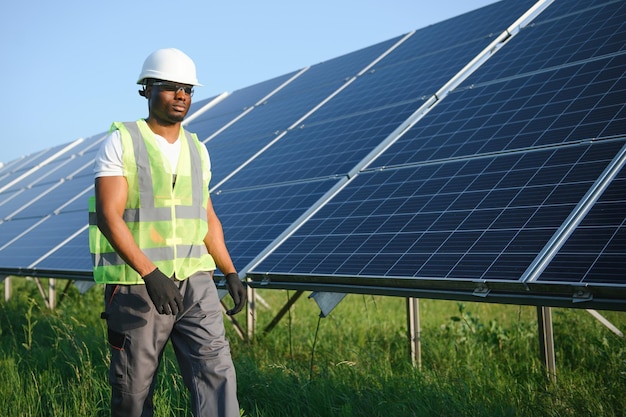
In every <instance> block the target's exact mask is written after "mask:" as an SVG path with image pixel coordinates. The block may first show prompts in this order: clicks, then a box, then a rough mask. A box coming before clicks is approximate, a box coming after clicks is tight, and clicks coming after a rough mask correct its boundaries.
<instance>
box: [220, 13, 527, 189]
mask: <svg viewBox="0 0 626 417" xmlns="http://www.w3.org/2000/svg"><path fill="white" fill-rule="evenodd" d="M531 4H532V2H513V1H506V2H503V3H498V4H496V5H492V6H489V7H486V8H484V9H481V10H480V11H477V12H471V13H468V14H465V15H462V16H459V17H456V18H454V19H450V20H447V21H445V22H442V23H439V24H438V25H434V26H429V27H427V28H424V29H421V30H419V31H417V32H416V33H414V34H412V35H411V36H410V37H409V38H408V39H406V40H404V41H403V42H402V43H400V44H399V45H398V46H397V47H396V48H395V49H393V51H391V52H390V53H389V54H388V55H386V56H385V57H383V58H382V59H381V60H380V61H379V62H378V63H376V64H375V65H374V66H373V68H372V69H371V71H368V72H366V73H365V74H363V75H362V76H360V77H358V78H357V79H356V80H355V81H354V82H352V83H351V84H350V85H349V86H347V88H345V89H343V90H342V91H341V92H340V93H339V94H337V95H336V96H334V97H333V98H332V99H331V100H330V101H329V102H327V103H326V104H325V105H324V106H322V107H321V108H320V109H318V110H317V111H316V112H315V113H313V114H312V115H311V116H309V117H308V118H307V119H306V120H304V122H303V123H302V124H301V125H300V126H298V127H297V128H296V129H293V130H291V131H290V132H289V133H288V134H287V135H286V136H285V137H284V138H281V139H280V141H278V142H277V143H275V144H273V145H272V147H271V148H269V149H267V150H265V151H264V152H263V154H262V155H260V156H259V157H258V158H256V159H255V160H254V161H253V162H252V163H251V164H249V165H248V166H246V167H245V168H244V169H243V170H242V171H241V172H240V173H238V174H237V175H235V176H234V177H233V178H231V179H230V180H229V181H228V183H227V184H225V185H224V187H227V188H229V189H231V188H238V187H245V186H257V185H261V184H271V183H280V182H286V181H296V180H303V179H306V178H319V177H325V176H330V175H345V174H346V173H347V172H349V171H350V170H351V169H353V168H354V167H355V166H356V164H357V163H358V162H360V161H361V160H362V159H363V158H364V157H365V156H366V155H367V154H368V153H369V152H370V151H372V150H373V149H374V148H375V147H376V146H377V145H379V144H380V143H381V142H382V141H383V140H385V139H386V137H387V136H388V135H389V134H390V133H391V132H392V131H393V130H394V129H395V128H397V127H398V126H399V125H400V124H401V123H402V122H404V121H405V120H406V119H407V118H408V117H409V116H410V115H411V114H412V113H413V112H414V111H415V110H417V109H418V108H419V107H420V106H421V105H422V104H423V103H424V100H425V98H427V97H429V96H431V95H432V94H434V93H435V92H436V91H437V90H439V88H441V87H442V86H443V84H445V83H446V82H447V81H448V80H450V79H451V78H452V77H453V76H454V75H455V74H456V73H457V72H458V71H459V70H461V69H462V68H463V67H464V66H465V65H466V64H467V62H469V61H470V60H472V59H473V58H474V56H476V55H477V54H478V53H479V52H480V51H482V50H483V49H484V48H486V47H487V45H488V44H489V43H490V42H491V41H492V36H490V35H492V34H493V32H494V31H495V32H500V31H503V30H504V29H505V28H506V27H508V26H509V25H510V24H512V23H513V22H514V21H515V20H516V19H517V18H518V17H519V15H521V14H522V13H523V12H524V11H525V10H526V9H527V8H528V7H530V5H531ZM478 23H480V24H478ZM242 122H245V121H242ZM229 145H231V144H229ZM208 146H209V149H211V143H209V144H208ZM231 146H232V145H231ZM233 149H235V148H234V147H233Z"/></svg>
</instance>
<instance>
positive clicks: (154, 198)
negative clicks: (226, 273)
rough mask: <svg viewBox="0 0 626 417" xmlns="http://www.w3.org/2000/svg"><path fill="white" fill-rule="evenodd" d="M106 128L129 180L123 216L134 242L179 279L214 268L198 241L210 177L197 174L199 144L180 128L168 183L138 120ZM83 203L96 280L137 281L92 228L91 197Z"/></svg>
mask: <svg viewBox="0 0 626 417" xmlns="http://www.w3.org/2000/svg"><path fill="white" fill-rule="evenodd" d="M112 129H119V130H120V135H121V137H122V148H123V150H124V151H123V161H124V172H125V173H124V175H125V176H126V178H127V181H128V184H129V189H128V199H127V206H126V207H125V209H124V213H123V220H124V221H125V222H126V224H127V225H128V227H129V230H130V231H131V233H132V234H133V237H134V239H135V241H136V242H137V245H138V246H139V247H140V249H141V250H142V251H143V252H144V254H145V255H146V256H147V257H148V258H149V259H150V260H151V261H152V262H154V263H155V264H156V265H157V267H159V269H161V271H163V273H165V274H166V275H168V276H171V275H174V274H175V275H176V277H177V278H178V279H185V278H187V277H189V276H190V275H192V274H193V273H195V272H197V271H200V270H213V269H215V262H214V260H213V258H212V257H211V255H209V254H208V253H207V250H206V246H205V244H204V240H203V239H204V236H205V235H206V231H207V227H208V225H207V221H206V202H207V199H208V182H209V180H210V176H209V177H207V178H203V167H204V166H205V162H207V161H203V157H202V154H201V152H200V149H199V146H204V145H202V144H201V143H200V142H199V141H198V139H197V138H196V137H195V135H191V134H190V133H189V132H187V131H185V130H184V129H181V133H183V132H184V134H183V135H180V138H179V140H181V157H179V163H178V165H179V166H178V168H177V170H176V185H174V186H172V181H171V177H172V176H173V173H171V172H170V169H169V168H168V167H166V166H165V165H164V163H163V157H162V155H161V152H160V150H159V149H158V147H157V145H156V143H155V142H154V137H153V135H152V133H151V131H150V130H149V128H148V126H147V125H146V124H145V122H144V121H143V120H140V121H138V122H136V123H135V122H132V123H114V124H113V127H112ZM149 141H152V142H151V143H150V142H149ZM148 143H150V146H148ZM153 172H154V173H155V175H156V176H153ZM89 203H90V204H89V205H90V207H89V209H90V215H89V224H90V227H89V246H90V251H91V253H92V261H93V265H94V279H95V280H96V282H101V283H111V284H113V283H121V284H137V283H143V280H142V279H141V277H140V276H139V274H137V273H136V272H135V271H134V270H133V269H132V268H130V266H128V265H127V264H126V263H125V261H124V260H123V259H122V258H121V257H120V256H119V255H118V254H117V253H116V252H115V250H114V249H113V247H112V246H111V245H110V243H109V242H108V241H107V240H106V238H105V237H104V236H103V235H102V233H101V232H100V230H99V229H98V227H97V217H96V214H95V197H92V198H91V199H90V202H89Z"/></svg>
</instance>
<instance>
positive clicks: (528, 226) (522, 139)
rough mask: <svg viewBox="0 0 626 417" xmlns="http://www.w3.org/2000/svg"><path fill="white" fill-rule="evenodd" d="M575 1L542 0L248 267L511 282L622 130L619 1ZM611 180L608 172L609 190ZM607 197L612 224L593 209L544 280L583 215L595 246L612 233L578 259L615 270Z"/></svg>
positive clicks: (310, 277) (377, 281)
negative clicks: (533, 16)
mask: <svg viewBox="0 0 626 417" xmlns="http://www.w3.org/2000/svg"><path fill="white" fill-rule="evenodd" d="M582 4H583V3H578V6H579V7H571V6H572V5H571V3H567V2H555V3H553V4H552V5H551V6H550V7H548V9H547V11H546V12H544V14H542V15H540V18H538V19H537V22H539V23H537V24H533V25H530V26H528V27H527V28H526V29H523V30H522V31H520V33H519V34H517V35H516V37H514V38H513V40H512V41H511V42H510V43H508V44H506V45H505V46H504V47H502V49H501V51H499V52H498V53H497V54H496V55H495V56H494V57H493V58H491V59H490V60H488V61H487V62H486V63H485V64H484V65H483V66H482V67H481V68H479V69H478V70H477V71H476V72H475V73H474V74H473V75H472V76H470V77H469V78H468V80H466V81H465V82H464V83H463V84H461V85H460V86H459V87H458V88H457V89H456V90H454V91H452V92H450V94H448V95H447V96H446V97H445V99H444V100H441V101H440V102H439V103H437V105H436V106H434V107H433V109H432V110H431V111H430V112H429V113H427V114H426V115H425V116H424V117H423V118H421V119H420V120H419V121H418V122H417V123H416V124H415V125H414V126H413V127H412V128H411V129H410V130H408V131H407V132H405V133H404V134H403V135H402V136H401V137H400V138H399V139H398V140H397V141H395V142H394V143H393V144H392V145H391V146H389V147H388V149H387V150H386V151H385V152H383V153H382V154H381V155H380V156H379V157H378V158H376V159H375V160H373V161H372V162H371V163H369V164H368V165H367V169H365V170H363V171H361V172H360V173H358V175H357V176H356V177H354V178H353V179H351V181H350V182H349V183H348V184H347V185H346V186H345V188H344V189H342V190H341V192H339V193H338V194H337V195H335V196H334V197H333V198H332V199H331V200H330V201H328V202H327V203H326V204H325V205H324V206H323V207H321V208H320V209H319V211H317V212H316V213H315V215H313V216H312V217H311V218H310V219H308V220H307V221H306V222H305V223H304V224H303V225H302V226H301V227H299V228H297V229H296V230H295V231H293V232H292V233H291V234H290V236H289V238H288V239H286V240H284V241H283V242H281V244H280V245H279V246H278V247H276V248H275V249H273V250H272V251H270V253H269V254H267V256H265V257H263V258H261V259H260V262H259V263H258V264H256V265H254V266H252V268H251V271H250V275H251V276H252V277H253V278H254V279H262V280H263V282H267V281H268V280H269V281H271V280H272V279H276V280H278V281H281V282H283V283H290V282H291V283H294V282H307V283H311V282H317V283H326V284H333V285H343V286H344V287H342V288H344V289H345V288H346V287H350V286H351V285H353V286H355V287H358V286H362V285H370V286H385V285H388V286H391V287H396V288H397V287H407V288H408V287H411V288H416V287H420V286H421V287H422V288H425V285H432V284H430V283H431V282H453V283H454V285H456V286H457V287H458V286H459V284H460V283H462V282H466V281H472V282H474V283H491V284H492V285H493V284H494V283H498V282H499V283H511V287H510V288H518V290H519V288H522V287H519V286H518V285H517V284H518V283H520V282H521V279H522V277H523V276H524V273H525V272H526V271H527V270H528V269H529V268H530V267H531V265H533V263H534V262H535V261H536V260H537V258H538V257H539V256H542V255H541V254H542V251H543V250H544V247H546V245H547V244H548V243H549V242H550V239H551V238H552V237H553V236H554V235H555V233H557V231H558V230H559V228H560V227H561V226H562V225H563V224H564V222H566V220H568V219H569V216H570V214H571V213H572V212H573V211H574V210H575V209H576V208H577V207H578V206H579V204H580V201H581V199H582V198H583V196H585V195H586V194H587V193H588V192H589V191H590V190H591V189H593V188H594V187H595V186H596V185H595V183H596V180H597V179H598V178H599V176H600V175H601V174H602V173H603V171H604V170H605V169H606V167H607V166H608V165H609V164H610V163H611V161H613V159H614V158H615V157H616V155H618V152H619V151H620V150H621V149H622V147H623V146H624V141H625V139H626V137H625V135H626V132H625V131H624V127H625V126H626V120H625V119H624V117H625V116H626V111H625V106H624V104H623V97H624V87H626V83H625V81H624V80H625V79H626V78H625V77H624V76H623V75H624V70H623V68H624V67H625V66H626V65H625V64H626V54H625V53H624V52H623V51H622V49H623V42H621V43H619V42H616V39H622V40H623V39H624V38H625V37H626V33H625V31H626V27H625V26H624V22H625V21H626V19H624V17H626V7H624V3H623V2H622V3H619V4H618V3H616V2H594V3H584V6H581V5H582ZM548 11H549V13H548ZM573 31H575V34H574V33H573ZM548 38H549V40H548ZM542 39H543V40H544V42H541V40H542ZM539 50H541V51H543V52H539ZM542 57H544V59H542ZM545 57H550V59H546V58H545ZM496 58H498V59H496ZM535 61H539V62H535ZM620 186H621V187H623V182H622V181H620V180H619V178H618V180H617V182H616V183H615V184H614V185H613V186H612V187H611V188H609V190H613V191H607V193H609V194H607V195H609V196H610V195H613V196H615V195H616V193H618V192H619V191H617V192H616V191H614V190H615V189H616V187H620ZM621 191H623V189H622V190H621ZM605 198H606V199H608V201H611V200H610V198H611V197H605ZM613 198H614V197H613ZM599 204H600V205H599V206H598V207H603V206H604V207H605V208H606V207H607V204H609V203H608V202H606V203H605V202H604V200H600V203H599ZM610 207H612V208H613V212H612V216H613V217H612V220H611V225H610V226H606V228H604V229H602V232H600V230H599V229H598V227H597V226H596V227H595V228H594V226H592V224H593V223H589V222H592V220H588V221H587V223H583V225H584V226H583V225H581V229H580V230H579V231H576V232H575V233H574V235H573V236H572V238H570V241H571V242H573V243H569V244H568V245H569V246H567V245H566V246H565V247H564V248H563V250H569V251H570V252H569V253H570V255H569V257H567V256H565V255H557V256H556V257H555V259H554V261H553V262H555V263H553V264H551V265H550V266H549V267H548V269H547V270H546V272H545V274H546V275H545V277H546V280H549V279H552V278H548V277H555V276H556V277H558V276H559V275H558V274H559V273H560V272H559V271H558V268H557V267H556V266H554V265H560V266H561V267H564V266H566V265H567V262H568V260H571V259H572V257H573V256H574V255H573V254H574V253H579V252H580V251H579V252H576V250H574V249H571V248H572V247H576V246H572V245H575V244H576V242H577V243H578V245H580V247H582V243H581V242H582V241H583V240H582V239H583V238H582V236H583V233H584V231H585V229H584V228H585V227H587V229H593V231H594V232H595V233H598V234H599V236H601V237H599V238H598V239H599V243H597V244H596V245H600V244H601V243H602V242H605V244H607V245H609V242H610V247H611V249H610V250H608V251H606V252H600V253H601V254H598V253H596V252H594V251H593V250H590V251H589V252H587V253H586V255H587V256H586V257H587V261H586V263H585V262H582V266H581V265H578V266H577V268H578V269H579V270H583V269H584V270H585V271H591V270H593V266H592V265H591V264H590V262H591V261H592V260H593V261H594V262H595V261H597V263H594V265H598V268H597V270H594V271H595V275H594V276H595V277H596V279H597V280H598V282H601V281H602V277H601V275H600V274H601V273H606V272H607V271H608V274H609V275H608V277H607V278H608V279H609V280H612V281H611V282H613V283H615V282H620V283H625V281H624V278H623V277H619V278H616V277H615V275H616V274H618V271H619V269H618V267H613V268H612V269H608V265H609V264H610V260H612V259H613V258H617V257H619V256H621V257H624V255H625V253H624V251H623V249H624V240H623V237H624V235H623V234H621V232H622V227H623V226H622V223H623V218H624V214H623V208H622V209H621V211H620V210H619V209H618V208H617V204H615V205H610ZM598 210H602V208H594V209H592V211H591V213H590V216H591V217H590V219H593V218H594V217H597V216H599V215H598V214H597V213H598V212H599V211H598ZM594 213H596V214H594ZM585 236H586V235H585ZM620 238H621V240H620ZM602 239H604V240H602ZM566 248H569V249H566ZM594 249H597V246H595V247H594ZM565 253H567V252H565ZM600 260H602V262H601V261H600ZM617 265H620V263H617ZM566 271H567V270H566ZM570 272H571V271H568V272H566V276H568V277H569V280H572V276H571V275H572V274H571V273H570ZM561 273H562V272H561ZM584 276H586V275H584ZM542 279H543V278H542ZM561 279H562V280H567V279H565V278H563V277H561ZM577 280H582V281H581V282H587V283H589V282H591V279H590V277H589V278H584V277H583V278H581V277H580V276H578V277H577V278H575V280H574V281H577ZM426 282H428V283H429V284H426ZM537 282H538V283H542V281H541V279H540V280H539V281H537ZM436 285H443V284H436ZM451 287H452V286H449V287H448V288H451ZM459 288H460V287H459ZM533 288H535V289H536V288H537V286H533ZM527 290H528V289H527V288H526V289H525V290H524V291H527ZM540 291H544V292H545V291H546V289H545V288H543V289H541V290H540ZM548 291H549V290H548ZM532 295H534V296H537V294H532Z"/></svg>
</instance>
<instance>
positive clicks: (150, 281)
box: [143, 268, 183, 315]
mask: <svg viewBox="0 0 626 417" xmlns="http://www.w3.org/2000/svg"><path fill="white" fill-rule="evenodd" d="M143 280H144V282H145V283H146V290H147V291H148V295H149V296H150V299H151V300H152V303H154V307H156V310H157V312H158V313H159V314H174V315H176V314H178V312H179V311H182V309H183V296H182V294H181V293H180V291H179V290H178V288H177V287H176V284H174V282H172V280H171V279H169V278H168V277H167V276H166V275H165V274H164V273H163V272H161V271H160V270H159V268H156V269H155V270H154V271H152V272H150V273H149V274H148V275H146V276H145V277H143Z"/></svg>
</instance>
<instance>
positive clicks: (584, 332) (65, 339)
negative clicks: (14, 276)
mask: <svg viewBox="0 0 626 417" xmlns="http://www.w3.org/2000/svg"><path fill="white" fill-rule="evenodd" d="M16 281H17V280H14V296H13V297H12V299H11V300H10V301H9V302H7V303H4V302H2V303H0V415H2V416H72V417H75V416H106V415H108V401H109V399H108V398H109V386H108V382H107V375H108V349H107V344H106V337H105V335H106V328H105V323H104V322H103V321H102V320H101V319H100V318H99V316H100V312H101V305H102V289H101V288H98V287H95V288H92V289H91V290H89V291H88V292H87V293H86V294H84V295H80V294H79V293H78V291H76V290H75V289H72V290H71V291H70V293H69V294H68V296H67V297H66V298H65V299H64V300H63V302H62V304H61V305H60V306H59V307H58V308H57V309H56V310H54V311H50V310H48V309H46V307H44V304H43V302H42V301H41V297H40V296H39V295H38V293H37V289H36V287H35V286H34V284H32V283H31V282H27V281H19V282H16ZM258 294H259V296H260V297H261V298H262V299H263V300H264V301H266V302H267V305H268V307H264V306H263V304H261V303H257V305H258V310H259V311H258V323H257V330H258V331H257V336H256V337H255V339H254V340H253V341H252V342H244V341H242V340H241V339H239V338H238V336H237V335H236V332H235V331H234V329H233V327H232V326H230V325H229V324H228V323H227V324H226V326H227V332H228V335H229V339H230V341H231V348H232V351H233V357H234V360H235V365H236V367H237V377H238V385H239V399H240V403H241V408H242V414H243V415H245V416H249V417H252V416H255V417H281V416H285V417H286V416H304V417H306V416H391V415H394V416H548V417H550V416H554V417H556V416H559V417H562V416H623V415H626V395H625V394H626V341H625V340H624V339H622V338H620V337H618V336H616V335H614V334H613V333H611V332H610V331H609V330H607V329H606V328H605V327H603V326H602V325H601V324H600V323H599V322H597V321H596V320H595V319H594V318H593V317H592V316H591V315H589V314H588V313H587V312H585V311H584V310H570V309H554V312H553V321H554V332H555V348H556V362H557V379H556V382H551V381H550V379H549V378H547V376H546V370H545V367H544V365H543V363H542V362H541V360H540V357H539V346H538V337H537V323H536V320H537V319H536V309H535V308H534V307H528V306H521V307H520V306H506V305H495V304H483V303H458V302H453V301H441V300H439V301H437V300H421V304H420V312H421V325H422V332H421V344H422V369H421V370H420V369H417V368H415V367H413V366H412V365H411V363H410V359H409V354H408V339H407V335H406V317H405V316H406V313H405V301H404V299H401V298H394V297H379V296H364V295H348V296H347V297H346V298H345V299H344V301H342V302H341V303H340V304H339V306H338V307H337V308H336V309H335V310H334V311H333V312H332V313H331V314H330V315H329V316H328V317H326V318H323V319H322V318H319V309H318V308H317V306H316V305H315V303H314V301H313V300H310V299H304V298H303V299H300V300H299V301H298V302H297V303H296V304H295V305H294V306H293V307H292V309H291V310H290V312H289V314H288V315H287V316H285V317H284V318H283V319H282V321H281V322H280V323H279V324H278V326H276V327H275V328H274V329H273V330H272V331H271V332H269V333H267V334H264V333H263V329H264V328H265V326H267V324H268V323H269V322H270V321H271V320H272V319H273V318H274V316H275V315H276V314H277V312H278V310H279V309H280V308H281V307H282V305H284V303H285V302H286V301H287V297H289V296H290V295H291V294H290V293H289V292H287V291H275V290H263V291H258ZM602 313H603V314H604V315H605V316H606V317H607V318H609V319H610V320H611V321H612V322H613V323H614V324H615V325H616V326H618V327H619V328H621V329H622V330H624V329H626V314H625V313H621V312H602ZM236 318H237V319H239V320H241V321H243V315H241V316H236ZM155 403H156V409H157V411H156V415H157V416H186V415H189V400H188V395H187V392H186V389H185V387H184V384H183V382H182V378H181V377H180V374H179V373H178V367H177V365H176V361H175V358H174V355H173V351H172V349H171V347H169V346H168V348H167V350H166V352H165V355H164V361H163V363H162V369H161V372H160V375H159V384H158V387H157V391H156V394H155Z"/></svg>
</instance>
